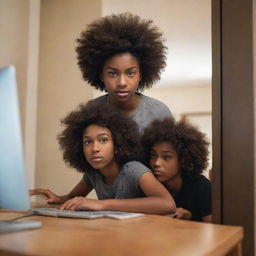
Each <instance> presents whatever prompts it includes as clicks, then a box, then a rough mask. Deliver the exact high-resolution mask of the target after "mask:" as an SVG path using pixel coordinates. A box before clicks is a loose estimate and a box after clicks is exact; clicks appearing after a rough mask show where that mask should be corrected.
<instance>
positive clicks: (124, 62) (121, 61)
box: [104, 52, 139, 69]
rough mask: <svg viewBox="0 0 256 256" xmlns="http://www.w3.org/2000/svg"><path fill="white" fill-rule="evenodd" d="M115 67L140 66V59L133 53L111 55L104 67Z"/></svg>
mask: <svg viewBox="0 0 256 256" xmlns="http://www.w3.org/2000/svg"><path fill="white" fill-rule="evenodd" d="M106 67H113V68H117V69H122V68H129V67H137V68H138V67H139V61H138V59H137V58H136V57H135V56H134V55H132V54H131V53H128V52H126V53H120V54H115V55H113V56H111V57H110V58H109V59H107V60H106V62H105V63H104V68H106Z"/></svg>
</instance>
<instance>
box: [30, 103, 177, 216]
mask: <svg viewBox="0 0 256 256" xmlns="http://www.w3.org/2000/svg"><path fill="white" fill-rule="evenodd" d="M62 124H63V125H64V126H65V128H64V130H63V132H62V133H61V134H60V135H59V136H58V140H59V143H60V148H61V149H62V151H63V158H64V161H65V162H66V163H67V164H68V165H69V166H71V167H74V168H75V169H76V170H77V171H79V172H82V173H84V176H83V179H82V180H81V181H80V183H79V184H78V185H77V186H78V187H79V189H77V186H76V187H75V188H74V189H73V192H72V191H71V192H70V193H69V194H68V195H64V196H58V195H55V194H54V193H53V192H51V191H50V190H48V189H33V190H30V194H31V195H38V194H43V195H45V196H46V197H47V200H46V201H47V202H48V203H54V204H62V205H61V206H60V209H62V210H112V211H127V212H141V213H151V214H168V213H173V212H174V211H175V203H174V200H173V198H172V196H171V195H170V194H169V192H168V191H167V190H166V188H165V187H164V186H163V185H162V184H161V183H160V182H158V181H157V179H156V178H155V177H154V175H153V174H152V172H151V171H150V169H148V168H147V167H146V166H145V165H143V164H141V163H140V162H139V161H136V160H140V158H141V156H140V154H141V146H140V136H139V132H138V128H137V124H136V122H135V121H134V120H132V119H131V118H129V117H128V116H126V115H124V114H123V113H121V112H119V111H117V110H113V108H112V107H111V106H110V105H107V104H102V103H99V102H95V101H89V102H88V103H87V104H81V105H80V106H79V108H78V110H75V111H73V112H71V113H70V114H68V115H67V117H66V118H64V119H63V120H62ZM92 189H95V190H96V193H97V196H98V199H100V200H96V199H88V198H86V196H87V195H88V193H89V192H90V191H91V190H92Z"/></svg>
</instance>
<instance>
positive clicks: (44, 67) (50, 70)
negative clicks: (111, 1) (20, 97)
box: [35, 0, 101, 194]
mask: <svg viewBox="0 0 256 256" xmlns="http://www.w3.org/2000/svg"><path fill="white" fill-rule="evenodd" d="M100 14H101V1H90V0H87V1H86V0H76V1H70V0H51V1H48V0H42V1H41V21H40V57H39V88H38V112H37V115H38V120H37V158H36V177H35V180H36V187H38V188H39V187H44V188H49V189H52V190H53V191H55V192H56V193H57V194H63V193H67V192H69V190H70V189H71V188H73V186H74V185H75V184H76V183H77V182H78V181H79V180H80V178H81V175H80V174H78V173H77V172H76V171H75V170H73V169H71V168H68V167H66V166H65V164H64V162H63V160H62V155H61V152H60V151H59V146H58V143H57V140H56V135H57V134H58V133H59V132H60V131H61V127H60V122H59V121H60V118H63V117H64V116H65V115H66V114H67V112H69V111H71V110H72V109H74V108H75V107H76V106H77V105H78V104H79V103H81V102H85V101H87V100H89V99H90V98H91V97H92V89H91V87H89V86H88V85H87V84H86V83H85V82H84V81H83V80H82V76H81V73H80V70H79V68H78V66H77V64H76V54H75V47H76V42H75V39H76V38H78V37H79V35H80V32H81V31H82V30H83V29H84V28H85V27H86V25H87V24H88V23H90V22H91V20H92V19H94V18H96V17H98V16H100Z"/></svg>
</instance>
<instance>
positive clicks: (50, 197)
mask: <svg viewBox="0 0 256 256" xmlns="http://www.w3.org/2000/svg"><path fill="white" fill-rule="evenodd" d="M91 190H92V188H91V187H90V186H89V185H88V184H87V183H86V182H85V181H84V179H83V178H82V179H81V180H80V182H79V183H78V184H77V185H76V186H75V187H74V188H73V189H72V190H71V192H70V193H69V194H67V195H63V196H58V195H56V194H54V193H53V192H52V191H51V190H49V189H30V190H29V194H30V195H31V196H32V195H43V196H45V197H46V200H45V201H46V203H48V204H63V203H64V202H66V201H68V200H69V199H71V198H73V197H75V196H87V195H88V194H89V193H90V191H91Z"/></svg>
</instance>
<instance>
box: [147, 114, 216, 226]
mask: <svg viewBox="0 0 256 256" xmlns="http://www.w3.org/2000/svg"><path fill="white" fill-rule="evenodd" d="M142 145H143V147H144V150H145V152H146V157H147V159H146V162H147V164H148V165H149V166H150V168H151V170H152V171H153V173H154V175H155V176H156V178H157V179H158V180H159V181H160V182H161V183H163V184H164V186H165V187H166V188H167V189H168V190H169V191H170V193H171V194H172V196H173V198H174V200H175V203H176V206H177V210H176V213H175V214H173V215H172V216H173V217H174V218H178V219H187V220H195V221H204V222H211V219H212V215H211V214H212V207H211V182H210V181H209V180H208V179H207V178H206V177H205V176H203V175H202V172H203V170H204V169H205V168H206V167H207V164H208V161H207V160H208V159H207V157H208V145H209V143H208V142H207V140H206V138H205V135H204V134H203V133H201V132H200V131H199V130H198V129H197V128H196V127H194V126H192V125H191V124H190V123H188V122H187V121H186V120H181V121H179V122H175V120H174V119H172V118H166V119H164V120H155V121H153V122H152V123H151V125H150V126H149V127H147V128H146V129H145V131H144V135H143V136H142Z"/></svg>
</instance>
